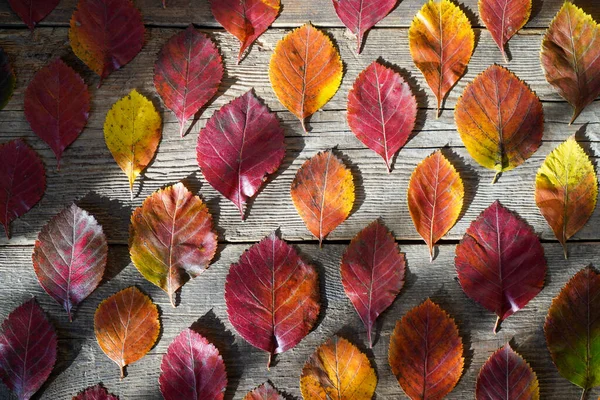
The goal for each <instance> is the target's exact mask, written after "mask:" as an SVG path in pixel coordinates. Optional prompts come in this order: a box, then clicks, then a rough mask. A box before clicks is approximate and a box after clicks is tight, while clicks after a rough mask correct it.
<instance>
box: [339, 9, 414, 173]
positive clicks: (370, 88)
mask: <svg viewBox="0 0 600 400" xmlns="http://www.w3.org/2000/svg"><path fill="white" fill-rule="evenodd" d="M339 1H340V2H341V0H339ZM416 118H417V100H416V99H415V96H414V95H413V94H412V91H411V89H410V86H409V85H408V83H406V81H405V80H404V79H403V78H402V76H401V75H400V74H399V73H397V72H394V71H393V70H392V69H390V68H386V67H385V66H383V65H381V64H379V63H378V62H377V61H374V62H373V63H372V64H371V65H369V66H368V67H367V68H365V70H364V71H363V72H361V73H360V75H359V76H358V78H356V81H355V82H354V86H353V87H352V90H350V93H348V125H350V129H352V132H354V134H355V135H356V137H357V138H358V139H359V140H360V141H361V142H363V143H364V144H365V146H367V147H368V148H370V149H371V150H373V151H374V152H376V153H377V154H379V155H380V156H381V157H382V158H383V159H384V161H385V165H386V166H387V168H388V171H390V165H391V162H392V158H393V157H394V154H396V152H397V151H398V150H400V148H401V147H402V146H404V144H406V142H407V141H408V138H409V137H410V134H411V132H412V130H413V128H414V127H415V120H416Z"/></svg>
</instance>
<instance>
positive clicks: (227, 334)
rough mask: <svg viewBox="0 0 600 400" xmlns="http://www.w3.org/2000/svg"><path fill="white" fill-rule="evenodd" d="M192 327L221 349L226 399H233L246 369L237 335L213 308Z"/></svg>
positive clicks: (191, 327)
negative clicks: (225, 382)
mask: <svg viewBox="0 0 600 400" xmlns="http://www.w3.org/2000/svg"><path fill="white" fill-rule="evenodd" d="M190 329H191V330H193V331H194V332H196V333H198V334H200V335H202V336H204V337H205V338H206V339H207V340H208V341H209V342H210V343H212V344H213V345H214V346H215V347H216V348H217V349H218V350H219V354H220V355H221V357H222V358H223V361H224V363H225V370H226V371H227V388H226V389H225V399H233V398H234V395H235V392H236V391H237V388H238V386H239V384H240V380H241V377H242V374H243V370H244V365H243V363H241V362H240V360H241V359H242V357H241V354H240V350H239V348H238V345H237V343H236V342H235V336H234V335H233V333H232V332H231V331H229V330H228V329H227V328H226V327H225V324H223V322H222V321H221V320H220V319H219V317H218V316H217V315H216V314H215V312H214V311H213V309H210V310H209V311H208V312H207V313H206V314H204V315H203V316H201V317H200V318H199V319H198V320H197V321H196V322H194V323H193V324H192V325H191V326H190Z"/></svg>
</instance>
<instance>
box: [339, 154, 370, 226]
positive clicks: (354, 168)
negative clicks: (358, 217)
mask: <svg viewBox="0 0 600 400" xmlns="http://www.w3.org/2000/svg"><path fill="white" fill-rule="evenodd" d="M331 152H332V153H333V155H335V156H336V157H338V158H339V159H340V160H342V162H343V163H344V165H345V166H346V167H347V168H349V169H350V172H351V173H352V181H353V182H354V204H353V205H352V209H351V210H350V214H349V215H348V218H350V217H351V216H352V215H354V213H356V212H357V211H358V210H359V209H360V207H361V206H362V205H363V203H364V202H365V198H366V192H365V187H364V183H363V177H362V173H361V172H360V168H359V166H358V164H356V163H355V162H353V161H352V160H351V159H350V156H348V155H346V154H343V153H342V152H341V151H340V150H338V148H337V146H335V147H333V148H332V149H331Z"/></svg>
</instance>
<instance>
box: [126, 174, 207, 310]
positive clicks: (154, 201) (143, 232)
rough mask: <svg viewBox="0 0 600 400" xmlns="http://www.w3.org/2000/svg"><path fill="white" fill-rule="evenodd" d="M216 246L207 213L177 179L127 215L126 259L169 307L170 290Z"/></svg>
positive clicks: (172, 292)
mask: <svg viewBox="0 0 600 400" xmlns="http://www.w3.org/2000/svg"><path fill="white" fill-rule="evenodd" d="M216 251H217V234H216V233H215V232H214V230H213V221H212V215H211V214H210V212H209V211H208V208H207V207H206V204H204V203H203V202H202V200H201V199H200V197H198V196H194V195H193V194H192V193H191V192H190V191H188V190H187V189H186V187H185V186H184V185H183V184H182V183H177V184H175V185H174V186H169V187H167V188H165V189H162V190H159V191H157V192H155V193H153V194H152V195H151V196H150V197H148V198H147V199H146V200H144V203H143V204H142V206H141V207H138V208H136V209H135V211H134V212H133V214H132V215H131V227H130V229H129V254H130V255H131V261H132V262H133V265H135V267H136V268H137V269H138V271H140V273H141V274H142V275H143V276H144V278H146V279H148V280H149V281H150V282H152V283H153V284H155V285H156V286H158V287H159V288H161V289H162V290H164V291H165V292H167V294H168V295H169V300H170V301H171V304H172V305H173V307H175V298H174V297H175V292H176V291H177V290H178V289H179V288H180V287H181V286H183V285H184V284H185V282H187V280H188V279H189V278H195V277H197V276H198V275H200V274H201V273H202V272H203V271H204V270H205V269H206V268H208V265H209V264H210V262H211V260H212V259H213V257H214V255H215V253H216Z"/></svg>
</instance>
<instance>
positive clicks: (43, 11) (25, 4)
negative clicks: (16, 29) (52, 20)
mask: <svg viewBox="0 0 600 400" xmlns="http://www.w3.org/2000/svg"><path fill="white" fill-rule="evenodd" d="M59 2H60V0H8V4H10V8H12V9H13V11H14V12H15V13H16V14H17V15H18V16H19V18H21V19H22V20H23V22H25V25H27V26H28V27H29V29H33V28H35V26H36V25H37V23H38V22H40V21H41V20H43V19H44V18H46V16H47V15H48V14H50V13H51V12H52V10H54V9H55V8H56V6H57V5H58V3H59Z"/></svg>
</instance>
